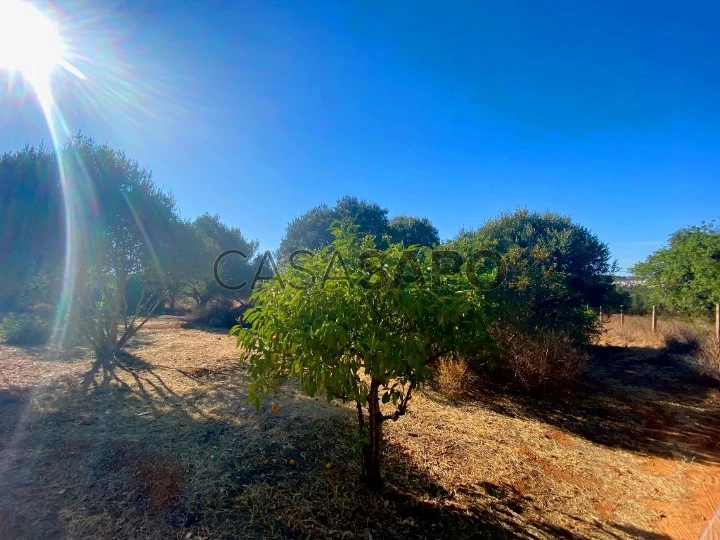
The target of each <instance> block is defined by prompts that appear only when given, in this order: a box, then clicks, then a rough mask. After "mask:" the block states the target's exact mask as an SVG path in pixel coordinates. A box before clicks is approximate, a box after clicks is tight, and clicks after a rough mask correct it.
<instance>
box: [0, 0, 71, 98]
mask: <svg viewBox="0 0 720 540" xmlns="http://www.w3.org/2000/svg"><path fill="white" fill-rule="evenodd" d="M66 56H67V48H66V45H65V43H64V41H63V39H62V36H61V35H60V31H59V30H58V27H57V25H56V24H55V23H54V22H53V21H52V20H51V19H50V18H49V17H48V16H47V15H45V14H44V13H42V12H41V11H40V10H39V9H38V8H37V7H35V6H34V5H32V4H30V3H28V2H25V1H23V0H0V70H5V71H8V72H10V73H11V74H13V73H17V74H19V75H21V76H22V77H23V79H25V80H26V81H27V82H29V83H31V84H33V85H34V86H36V85H46V84H48V83H49V79H50V77H51V76H52V74H53V72H54V71H55V70H56V69H58V68H60V67H65V66H66V65H67V58H66Z"/></svg>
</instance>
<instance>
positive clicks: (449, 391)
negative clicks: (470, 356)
mask: <svg viewBox="0 0 720 540" xmlns="http://www.w3.org/2000/svg"><path fill="white" fill-rule="evenodd" d="M470 379H471V375H470V366H469V365H468V363H467V361H466V360H465V359H464V358H448V357H443V358H441V359H440V360H438V363H437V366H436V367H435V380H436V382H437V384H438V387H439V388H440V391H441V392H442V393H443V394H445V395H447V396H450V397H456V396H459V395H461V394H462V393H463V392H464V391H465V389H466V388H467V387H468V385H469V384H470Z"/></svg>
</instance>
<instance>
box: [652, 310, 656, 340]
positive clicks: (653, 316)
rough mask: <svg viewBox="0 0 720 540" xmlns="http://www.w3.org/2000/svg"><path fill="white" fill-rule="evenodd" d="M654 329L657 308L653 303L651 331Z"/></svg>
mask: <svg viewBox="0 0 720 540" xmlns="http://www.w3.org/2000/svg"><path fill="white" fill-rule="evenodd" d="M655 330H657V308H656V307H655V306H654V305H653V312H652V331H653V334H654V333H655Z"/></svg>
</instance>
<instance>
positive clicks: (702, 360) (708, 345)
mask: <svg viewBox="0 0 720 540" xmlns="http://www.w3.org/2000/svg"><path fill="white" fill-rule="evenodd" d="M693 359H694V360H695V361H696V363H697V365H698V367H699V370H700V372H701V373H702V374H704V375H707V376H709V377H713V378H715V379H717V380H718V381H720V343H718V341H717V340H716V339H715V336H714V335H713V333H712V332H706V333H704V334H702V336H701V337H700V345H699V347H698V349H697V350H696V351H694V354H693Z"/></svg>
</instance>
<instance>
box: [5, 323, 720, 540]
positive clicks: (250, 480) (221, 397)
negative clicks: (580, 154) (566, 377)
mask: <svg viewBox="0 0 720 540" xmlns="http://www.w3.org/2000/svg"><path fill="white" fill-rule="evenodd" d="M626 322H627V321H626ZM146 328H147V332H146V333H144V334H140V335H139V338H140V340H139V341H135V342H134V343H133V344H132V345H133V346H132V348H131V349H130V352H131V354H128V355H125V356H122V357H120V358H118V359H117V361H115V362H113V363H112V364H103V365H100V364H97V363H94V362H93V360H92V358H91V357H90V356H83V355H74V356H71V357H69V358H63V359H57V358H55V357H54V356H53V355H50V357H48V352H47V351H46V350H44V349H40V348H37V349H30V350H27V349H16V348H3V349H2V353H3V354H6V355H8V354H9V356H3V361H2V364H1V366H2V368H1V369H2V370H3V374H4V376H0V387H1V388H0V483H1V484H2V485H3V489H2V490H1V491H0V537H3V538H38V537H66V538H91V537H92V538H98V537H101V538H113V537H115V538H363V539H367V538H374V539H375V538H440V537H447V538H478V537H491V538H498V537H499V538H514V537H521V538H562V537H565V538H654V539H663V538H671V537H675V538H696V537H697V536H698V534H699V533H700V532H701V531H702V530H703V528H704V527H705V526H706V525H707V523H708V521H709V520H710V518H711V516H712V511H713V509H714V508H715V507H716V506H717V505H718V504H720V501H718V500H717V495H718V493H720V489H718V488H720V485H719V484H718V479H719V478H720V465H719V464H720V447H719V446H718V440H720V437H719V436H720V433H719V431H718V429H719V426H720V416H719V415H720V395H719V390H718V388H717V387H715V386H713V385H712V383H711V382H709V379H703V378H702V377H701V376H700V375H698V374H697V372H695V371H693V370H692V369H689V368H688V369H686V368H685V364H682V363H678V362H677V360H678V359H679V358H681V357H682V355H672V354H669V353H667V351H666V350H665V349H664V348H663V345H662V344H660V343H659V344H658V345H657V346H655V345H654V344H653V346H652V347H649V346H647V345H633V344H631V342H628V344H627V346H624V347H622V348H621V347H617V346H604V347H598V348H597V349H595V350H594V351H593V354H592V357H591V359H590V362H589V364H588V366H587V369H586V372H585V375H584V376H583V377H582V379H581V381H580V383H579V385H578V388H577V391H576V393H575V395H573V396H569V397H565V398H563V399H554V400H540V399H536V398H532V397H525V398H523V397H520V396H511V395H508V394H506V393H503V392H501V391H500V390H499V389H497V388H494V387H493V386H492V385H491V384H490V383H489V382H485V383H483V382H482V381H479V380H474V381H472V383H473V384H471V385H468V384H467V382H461V381H455V382H453V380H452V379H453V377H456V378H458V379H462V378H463V377H466V376H467V367H466V366H465V367H464V366H463V365H462V364H458V363H453V362H451V361H448V363H447V365H445V366H444V367H443V368H441V369H440V370H439V377H441V380H442V381H444V382H442V383H441V388H445V389H448V390H450V392H451V394H452V395H453V399H452V400H451V401H448V400H447V398H446V397H445V395H444V394H442V393H438V392H435V391H432V390H429V389H426V390H425V391H424V392H420V393H418V394H417V395H415V396H414V397H413V399H412V401H411V404H410V408H409V413H408V416H407V417H406V418H404V419H402V420H400V421H399V422H396V423H393V422H390V423H388V424H387V425H386V434H387V444H386V447H385V471H386V487H385V488H384V490H383V491H382V492H381V496H380V497H378V496H376V495H375V494H372V493H369V492H367V491H366V490H365V489H364V488H362V487H361V486H358V485H357V483H356V479H357V477H358V476H359V472H360V471H359V464H358V457H357V455H356V454H355V452H354V450H353V437H354V433H355V431H354V430H355V427H354V422H355V418H354V411H353V409H352V408H350V407H345V406H342V405H333V404H328V403H326V402H324V401H323V400H322V399H321V400H317V399H312V398H307V397H305V396H302V395H300V393H299V392H297V390H296V389H295V388H294V387H293V386H288V387H287V388H286V390H285V391H284V392H283V393H282V394H281V395H280V396H278V397H277V398H276V399H273V400H268V401H267V402H266V403H265V404H264V405H263V408H262V409H261V410H260V411H256V410H255V409H254V408H252V407H251V406H249V405H248V404H247V402H246V401H245V388H246V384H247V381H246V380H245V373H244V371H243V369H241V368H240V367H239V366H238V363H237V360H236V359H237V350H236V349H235V347H234V340H233V339H232V338H229V337H227V336H226V335H225V334H223V333H213V332H207V331H201V330H197V329H188V328H183V327H182V320H181V319H179V318H175V317H161V318H158V319H154V320H151V321H150V322H149V323H148V324H147V327H146ZM625 336H626V335H625ZM625 336H613V335H611V331H608V332H606V334H605V336H604V339H605V340H619V339H626V337H625ZM77 352H78V351H76V353H77ZM6 358H9V359H10V360H9V362H6ZM703 518H704V520H703Z"/></svg>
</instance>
